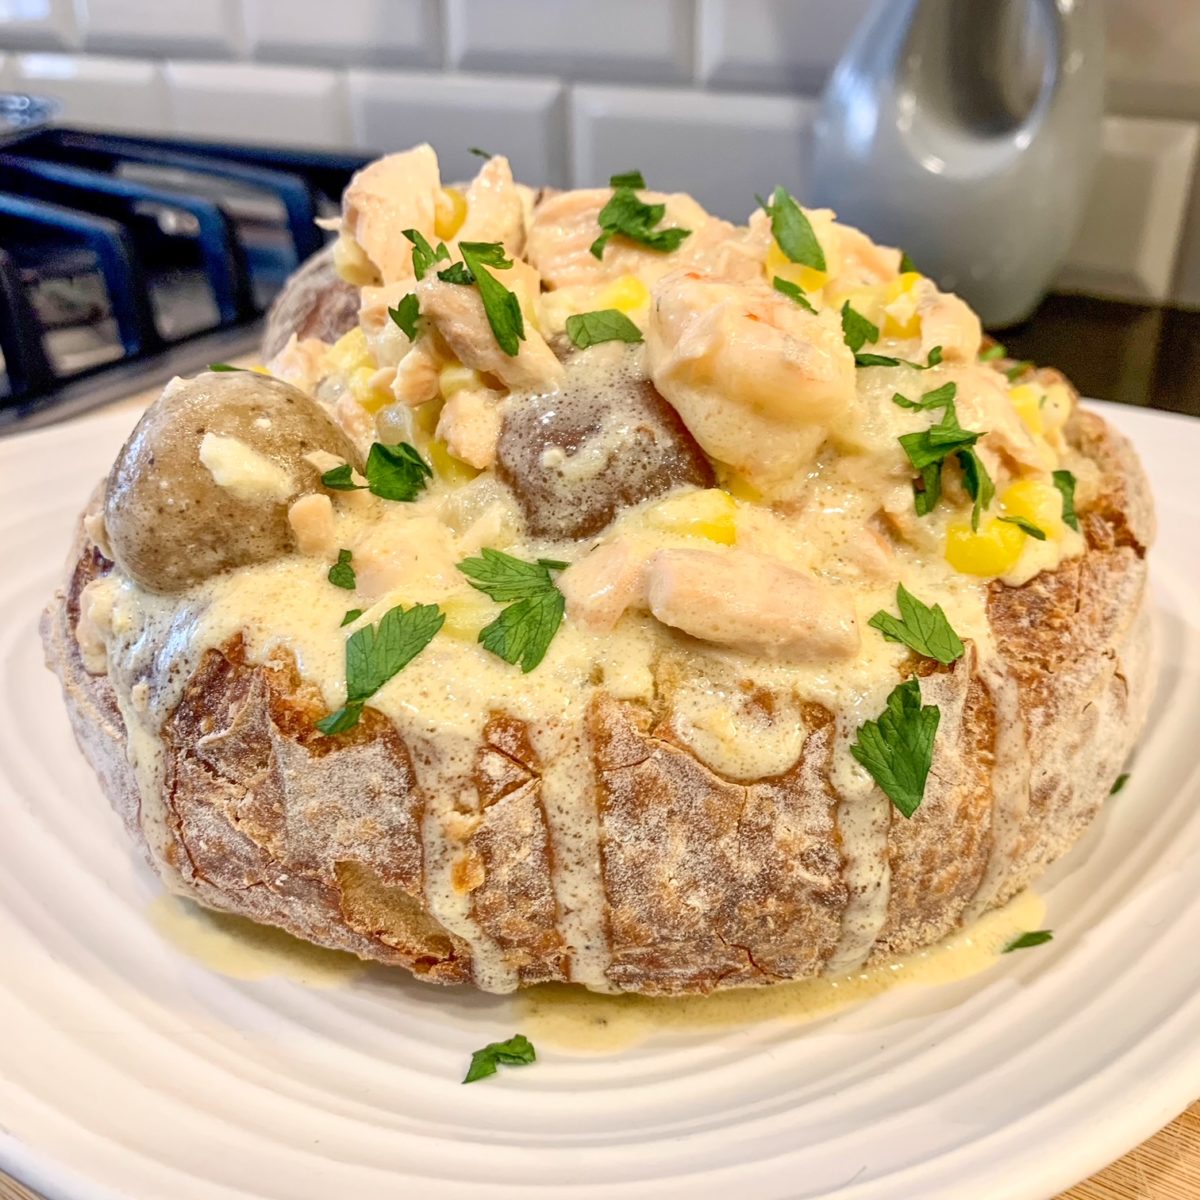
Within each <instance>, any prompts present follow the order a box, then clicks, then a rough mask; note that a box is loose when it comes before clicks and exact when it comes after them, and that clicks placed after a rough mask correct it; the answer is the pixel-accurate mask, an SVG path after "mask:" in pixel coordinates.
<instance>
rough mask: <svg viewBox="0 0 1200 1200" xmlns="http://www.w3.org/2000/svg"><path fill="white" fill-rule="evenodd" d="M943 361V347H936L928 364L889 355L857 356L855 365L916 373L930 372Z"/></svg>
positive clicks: (930, 353)
mask: <svg viewBox="0 0 1200 1200" xmlns="http://www.w3.org/2000/svg"><path fill="white" fill-rule="evenodd" d="M941 361H942V348H941V346H934V348H933V349H932V350H930V351H929V358H928V360H927V361H926V362H923V363H919V362H913V360H912V359H911V358H892V357H890V356H889V355H887V354H855V356H854V365H855V366H856V367H900V366H905V367H912V368H913V370H914V371H928V370H929V368H930V367H936V366H937V365H938V363H940V362H941Z"/></svg>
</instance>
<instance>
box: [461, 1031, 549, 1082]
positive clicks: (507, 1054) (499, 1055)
mask: <svg viewBox="0 0 1200 1200" xmlns="http://www.w3.org/2000/svg"><path fill="white" fill-rule="evenodd" d="M536 1061H537V1053H536V1052H535V1051H534V1048H533V1043H532V1042H531V1041H530V1040H529V1039H528V1038H527V1037H526V1036H525V1035H524V1034H523V1033H517V1034H514V1035H513V1036H512V1037H510V1038H509V1039H508V1041H506V1042H489V1043H488V1044H487V1045H486V1046H484V1047H483V1049H482V1050H476V1051H475V1053H474V1054H472V1055H471V1065H470V1067H469V1068H468V1069H467V1075H466V1078H465V1079H464V1080H463V1083H474V1082H475V1081H476V1080H477V1079H486V1078H487V1077H488V1076H489V1075H495V1074H496V1067H497V1065H498V1064H499V1063H503V1064H504V1065H505V1066H506V1067H524V1066H528V1065H529V1064H530V1063H531V1062H536Z"/></svg>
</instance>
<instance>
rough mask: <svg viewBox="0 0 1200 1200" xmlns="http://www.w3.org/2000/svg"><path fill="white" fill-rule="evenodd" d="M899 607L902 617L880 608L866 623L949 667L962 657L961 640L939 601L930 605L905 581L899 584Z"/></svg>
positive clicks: (897, 590) (892, 640) (887, 637)
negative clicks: (911, 590)
mask: <svg viewBox="0 0 1200 1200" xmlns="http://www.w3.org/2000/svg"><path fill="white" fill-rule="evenodd" d="M896 606H897V607H898V608H899V609H900V619H899V620H897V619H896V618H895V617H893V616H892V614H891V613H887V612H884V611H883V610H882V609H880V611H879V612H877V613H876V614H875V615H874V616H873V617H872V618H871V619H870V621H868V622H867V624H868V625H871V626H872V627H873V628H875V629H878V630H879V632H880V633H882V634H883V636H884V637H885V638H886V639H887V640H888V641H889V642H903V643H904V645H906V646H908V647H909V648H910V649H912V650H915V651H916V652H917V653H918V654H921V655H924V657H925V658H932V659H936V660H937V661H938V662H940V663H943V664H944V665H946V666H949V664H950V663H952V662H954V661H955V660H956V659H959V658H961V657H962V656H963V644H962V641H961V639H960V638H959V636H958V634H957V633H955V632H954V630H953V628H951V625H950V622H949V621H948V620H947V619H946V614H945V613H944V612H943V611H942V606H941V605H940V604H935V605H934V606H933V607H932V608H930V607H929V606H928V605H927V604H923V603H922V602H921V601H920V600H918V599H917V598H916V596H914V595H913V594H912V593H911V592H910V591H909V590H908V589H907V588H906V587H905V586H904V584H899V585H898V586H897V588H896Z"/></svg>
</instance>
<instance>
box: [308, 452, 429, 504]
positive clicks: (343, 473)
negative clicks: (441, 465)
mask: <svg viewBox="0 0 1200 1200" xmlns="http://www.w3.org/2000/svg"><path fill="white" fill-rule="evenodd" d="M363 471H364V474H365V475H366V479H367V482H366V483H365V484H362V483H355V482H354V473H353V471H352V470H351V468H350V464H349V463H343V464H342V465H341V466H340V467H334V468H333V469H332V470H330V471H326V472H325V474H324V475H322V476H321V484H322V485H323V486H324V487H327V488H329V489H330V490H331V491H334V492H354V491H362V490H363V489H364V488H365V489H366V490H368V491H369V492H370V493H371V494H372V495H373V496H378V497H379V498H380V499H381V500H400V501H404V502H410V501H413V500H415V499H416V498H417V496H418V495H420V493H421V492H422V491H424V489H425V483H426V481H427V480H429V479H432V478H433V468H432V467H431V466H430V465H429V464H428V463H427V462H426V461H425V460H424V459H423V458H422V457H421V453H420V451H419V450H417V449H416V448H415V447H414V446H410V445H409V444H408V443H407V442H399V443H397V444H396V445H394V446H386V445H384V444H383V442H376V443H375V444H374V445H373V446H372V447H371V450H370V452H369V453H368V454H367V465H366V466H365V467H364V468H363Z"/></svg>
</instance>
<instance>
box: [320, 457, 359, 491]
mask: <svg viewBox="0 0 1200 1200" xmlns="http://www.w3.org/2000/svg"><path fill="white" fill-rule="evenodd" d="M321 486H322V487H327V488H328V489H329V490H330V491H331V492H356V491H358V490H359V488H361V487H362V486H363V485H362V484H361V483H355V482H354V479H353V472H352V470H351V468H350V464H349V463H342V465H341V466H340V467H333V468H332V469H330V470H328V471H326V472H325V473H324V474H323V475H322V476H321Z"/></svg>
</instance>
